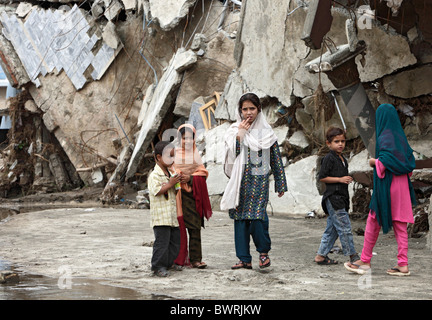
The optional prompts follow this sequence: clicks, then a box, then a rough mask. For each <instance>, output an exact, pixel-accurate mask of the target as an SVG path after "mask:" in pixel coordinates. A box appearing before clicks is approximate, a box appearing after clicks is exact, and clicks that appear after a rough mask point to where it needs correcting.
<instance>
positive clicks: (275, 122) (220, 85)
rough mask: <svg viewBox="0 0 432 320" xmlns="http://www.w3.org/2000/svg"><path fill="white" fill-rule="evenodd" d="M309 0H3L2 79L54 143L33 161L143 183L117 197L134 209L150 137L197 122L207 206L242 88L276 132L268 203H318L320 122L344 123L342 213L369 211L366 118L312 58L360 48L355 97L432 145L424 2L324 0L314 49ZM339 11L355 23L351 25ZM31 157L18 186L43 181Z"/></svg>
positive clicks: (305, 206) (426, 191)
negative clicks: (276, 175) (346, 192)
mask: <svg viewBox="0 0 432 320" xmlns="http://www.w3.org/2000/svg"><path fill="white" fill-rule="evenodd" d="M312 2H313V1H301V0H275V1H272V4H271V6H264V5H263V4H262V1H259V0H242V1H240V0H236V1H233V0H226V1H225V0H224V1H217V0H205V1H200V0H176V1H174V0H172V1H171V0H170V1H162V0H122V1H120V0H94V1H85V2H82V1H67V0H61V1H55V0H52V1H37V3H36V2H35V1H28V2H23V1H0V3H1V7H0V11H1V12H0V23H1V27H2V32H1V34H0V57H1V59H0V64H1V67H2V69H3V70H4V71H5V74H6V76H7V78H8V80H9V82H10V84H11V85H12V86H13V87H15V88H18V89H20V90H23V92H26V96H27V98H28V102H27V101H25V103H27V104H28V105H30V104H31V105H32V106H33V107H34V108H35V112H34V114H33V115H34V116H33V118H34V119H36V118H38V119H40V123H41V124H43V126H44V127H45V128H46V130H45V131H44V132H45V134H46V135H48V136H50V137H51V138H50V139H51V140H53V141H54V142H52V145H53V148H54V149H50V150H51V152H48V149H46V150H44V154H45V156H44V155H42V154H41V152H36V154H38V156H36V157H34V156H33V159H34V160H37V159H40V161H42V164H47V163H48V162H49V163H50V165H51V166H50V168H52V170H51V174H52V176H53V177H54V178H53V179H54V181H55V188H56V190H65V189H67V188H73V187H77V186H82V185H86V186H99V187H102V188H103V192H102V194H101V197H100V200H101V201H102V202H103V203H104V204H113V203H119V202H121V201H124V200H125V198H126V195H127V193H128V190H133V191H134V192H135V193H138V191H139V194H138V197H137V198H136V199H135V201H134V200H129V202H128V203H129V204H135V205H140V206H143V207H145V206H146V205H148V201H147V199H146V192H145V190H146V178H147V175H148V172H149V171H150V170H151V169H152V167H153V166H154V161H153V158H152V148H153V146H154V144H155V143H156V142H157V141H159V140H162V139H165V140H172V139H174V138H175V134H176V128H178V127H179V126H180V125H181V124H183V123H185V122H186V121H188V122H190V123H192V124H193V125H194V126H195V127H196V128H197V131H198V141H197V145H198V148H199V150H200V151H201V153H202V158H203V160H204V162H205V165H206V167H207V169H208V170H209V177H208V180H207V183H208V189H209V194H210V197H211V200H212V205H213V206H214V209H215V210H217V209H218V207H219V204H218V203H219V200H220V198H221V195H222V194H223V191H224V187H225V185H226V183H227V178H226V176H225V175H224V174H223V165H222V161H223V154H222V152H221V151H222V150H223V141H222V139H223V135H224V132H225V131H226V129H227V128H228V126H229V125H230V123H232V122H233V121H235V118H236V112H237V111H236V110H237V101H238V99H239V96H240V95H241V94H243V93H244V92H248V91H253V92H255V93H257V94H258V96H259V97H260V98H261V100H262V103H263V112H264V114H265V115H266V117H267V120H268V121H269V123H270V124H271V125H272V126H273V127H274V130H275V132H276V134H277V136H278V142H279V144H280V145H281V153H282V156H283V158H284V164H285V173H286V175H287V178H288V192H287V193H286V194H285V196H284V197H282V198H277V197H276V195H274V194H272V193H271V196H270V202H269V212H272V213H274V214H282V215H283V214H295V215H306V214H307V213H308V212H316V213H318V216H320V215H322V209H321V194H322V186H321V185H320V183H319V181H318V180H317V174H318V171H319V164H320V160H321V158H322V156H323V155H324V154H325V152H326V150H327V149H326V146H325V142H324V140H323V133H324V131H325V129H326V128H328V127H329V126H339V127H342V126H343V127H345V128H346V131H347V138H348V144H347V148H346V156H347V158H349V166H350V171H351V174H352V175H353V177H354V179H355V183H354V184H353V185H351V186H350V188H351V190H350V192H351V195H352V212H353V214H356V215H358V216H360V217H361V216H364V215H366V214H367V212H368V207H367V205H365V203H366V202H367V199H368V197H370V194H371V192H372V189H371V188H372V180H371V168H369V167H368V161H367V160H368V158H369V157H370V156H371V154H370V149H369V148H368V146H369V145H368V144H369V141H367V143H365V142H364V139H363V136H362V134H361V132H359V124H358V122H359V121H361V120H362V118H361V117H356V116H353V115H352V114H351V111H350V109H349V107H350V103H348V101H347V100H346V97H345V96H344V95H343V92H342V91H343V90H342V89H344V88H342V89H341V87H340V86H338V83H336V82H337V81H335V79H336V80H338V78H340V79H342V78H344V76H346V75H344V74H339V75H338V76H337V77H335V73H334V72H333V73H332V71H334V70H333V69H332V68H333V67H334V66H332V65H331V61H330V62H328V61H324V64H321V62H323V61H319V63H320V64H319V65H318V64H313V63H312V62H313V61H315V60H316V59H318V60H321V57H323V56H324V55H323V54H324V53H327V54H329V53H331V52H333V51H337V50H342V49H341V48H344V50H345V49H346V50H347V51H349V52H350V53H353V52H356V50H357V48H359V47H361V49H362V50H363V51H361V52H360V51H359V52H360V53H359V54H358V55H357V56H356V57H355V59H353V60H352V61H353V64H352V66H353V67H354V68H355V69H356V72H357V73H358V78H359V83H360V86H359V87H360V89H361V90H360V89H359V90H360V91H361V92H364V97H363V99H364V100H365V101H366V102H368V103H369V104H370V106H371V108H374V109H376V108H377V107H378V106H379V105H380V104H382V103H391V104H393V105H395V107H396V108H397V109H398V111H399V114H400V118H401V121H402V124H403V126H404V129H405V131H406V134H407V137H408V139H409V142H410V145H411V146H412V148H413V149H414V150H415V155H416V159H417V160H418V161H427V160H428V159H430V158H432V146H431V141H432V139H431V138H432V113H431V110H432V108H431V107H432V106H431V104H432V101H431V100H432V99H431V95H432V89H431V88H432V83H431V79H432V77H430V74H431V72H432V71H431V70H432V21H430V19H429V18H428V17H430V15H431V14H432V5H430V4H428V3H426V2H424V1H421V0H412V1H375V2H371V3H370V6H365V5H360V4H359V2H355V4H354V1H348V0H347V1H343V0H342V1H338V2H337V3H336V2H334V3H332V4H331V15H332V22H331V28H330V30H329V32H328V34H327V35H326V38H325V41H323V44H325V45H323V47H322V48H320V49H312V48H310V47H308V46H307V45H305V40H303V39H302V37H303V33H304V30H305V28H304V27H305V21H307V19H306V18H307V14H308V6H309V5H310V4H311V3H312ZM353 13H355V16H354V18H353ZM353 19H354V20H353ZM349 21H351V26H352V25H353V23H354V25H355V27H353V28H351V29H350V28H349V25H350V24H349ZM353 30H354V31H353ZM347 42H348V43H347ZM356 45H357V47H356ZM364 48H366V49H365V50H364ZM317 65H318V67H317ZM326 68H327V69H326ZM340 79H339V80H340ZM360 91H359V92H360ZM12 111H13V110H11V111H10V112H11V113H12ZM35 122H37V121H36V120H35V121H34V123H35ZM32 130H36V129H35V128H34V127H33V129H32ZM54 138H55V139H54ZM33 139H34V138H33ZM32 141H35V140H32ZM12 143H16V142H13V141H12V140H10V141H9V144H10V145H12ZM35 146H36V145H35ZM8 148H10V147H8ZM39 148H41V147H40V146H39ZM39 150H42V149H39ZM27 151H28V150H26V152H27ZM48 154H49V156H48ZM9 157H10V155H9ZM55 157H57V162H63V163H64V166H63V173H62V172H60V171H57V170H55V168H54V166H53V163H55V161H56V160H55V159H54V158H55ZM12 160H13V159H12V158H8V159H7V163H8V164H10V162H11V161H12ZM34 160H32V161H33V162H34ZM22 161H24V160H19V161H18V162H22ZM38 161H39V160H38ZM47 161H48V162H47ZM33 162H32V166H33V168H34V169H33V171H32V170H30V171H29V172H31V173H30V174H29V175H28V179H29V183H28V184H25V185H26V187H25V188H24V189H25V192H37V191H44V192H50V191H51V189H49V188H45V189H41V188H39V189H38V188H36V186H35V182H36V180H37V179H36V178H41V177H42V176H40V174H39V175H38V174H37V173H36V169H35V168H36V167H37V165H36V164H34V163H33ZM27 164H28V165H29V164H30V162H27ZM431 167H432V166H430V165H423V166H422V167H419V168H418V169H416V170H415V172H414V174H413V177H412V180H413V184H414V186H415V188H416V193H417V196H418V202H419V206H421V208H423V209H422V210H420V209H419V210H420V211H422V212H424V213H423V214H422V213H420V211H416V212H417V213H416V216H418V217H419V218H416V221H418V223H417V222H416V224H418V225H416V226H413V227H412V229H411V234H412V235H413V236H415V234H417V235H419V234H420V233H422V232H426V231H427V230H428V228H429V226H428V223H427V221H428V219H426V218H424V216H425V213H427V212H428V210H427V208H428V204H429V203H430V197H431V194H432V190H431V189H430V186H431V185H432V169H431ZM68 168H73V169H74V170H72V172H73V173H71V170H70V169H68ZM10 170H11V169H10V165H9V172H10ZM66 172H67V174H66ZM4 173H5V174H9V173H8V170H6V171H4ZM72 176H73V177H74V178H72ZM43 177H44V176H43ZM59 177H69V180H68V181H64V179H63V178H59ZM22 179H23V180H24V176H23V178H22ZM5 181H6V180H5ZM8 181H11V180H8ZM17 181H18V180H17ZM19 181H21V178H20V180H19ZM18 184H20V185H21V183H19V182H18ZM36 185H38V184H37V183H36ZM29 186H31V187H29ZM24 189H23V190H24ZM287 208H290V209H289V211H290V212H287ZM419 208H420V207H419Z"/></svg>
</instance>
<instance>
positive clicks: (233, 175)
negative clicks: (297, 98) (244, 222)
mask: <svg viewBox="0 0 432 320" xmlns="http://www.w3.org/2000/svg"><path fill="white" fill-rule="evenodd" d="M241 122H242V119H241V117H240V114H239V113H238V114H237V121H236V122H235V123H233V124H232V125H231V126H230V127H229V129H228V131H227V133H226V135H225V165H224V170H225V174H226V175H227V176H229V177H230V180H229V181H228V184H227V186H226V187H225V192H224V194H223V196H222V200H221V203H220V208H221V210H229V209H234V208H236V207H237V206H238V204H239V197H240V185H241V181H242V177H243V171H244V167H245V163H246V159H247V153H246V150H247V149H246V148H240V154H239V156H238V157H236V138H237V133H238V129H239V125H240V123H241ZM276 141H277V137H276V135H275V133H274V131H273V129H272V127H271V126H270V125H269V124H268V122H267V120H266V118H265V116H264V114H263V113H262V111H260V112H258V115H257V117H256V119H255V121H254V122H253V123H252V125H251V126H250V128H249V130H247V132H246V134H245V135H244V138H243V141H242V144H244V145H245V146H247V147H249V148H250V149H251V150H252V151H256V152H258V151H259V150H266V149H270V147H271V146H272V145H273V144H274V143H275V142H276Z"/></svg>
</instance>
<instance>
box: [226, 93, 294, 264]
mask: <svg viewBox="0 0 432 320" xmlns="http://www.w3.org/2000/svg"><path fill="white" fill-rule="evenodd" d="M225 149H226V150H225V151H226V157H225V173H226V174H227V176H229V177H230V180H229V182H228V184H227V186H226V188H225V192H224V195H223V197H222V200H221V209H222V210H228V211H229V215H230V217H231V218H232V219H234V240H235V249H236V255H237V257H238V258H239V262H238V263H237V264H235V265H234V266H232V269H240V268H246V269H251V268H252V256H251V255H250V248H249V243H250V236H251V235H252V239H253V241H254V244H255V246H256V250H257V251H258V253H259V266H260V268H265V267H269V266H270V258H269V255H268V253H269V251H270V249H271V239H270V235H269V231H268V230H269V219H268V216H267V210H266V208H267V203H268V199H269V181H270V174H271V173H273V176H274V180H275V191H276V192H277V193H278V195H279V197H282V196H283V194H284V192H286V191H287V183H286V178H285V171H284V168H283V163H282V158H281V155H280V150H279V145H278V142H277V137H276V135H275V134H274V132H273V129H272V128H271V127H270V125H269V124H268V123H267V121H266V119H265V116H264V115H263V113H262V112H261V102H260V100H259V98H258V96H257V95H255V94H254V93H246V94H244V95H243V96H242V97H241V98H240V100H239V109H238V115H237V121H236V122H235V123H233V124H232V125H231V127H230V128H229V129H228V131H227V134H226V136H225Z"/></svg>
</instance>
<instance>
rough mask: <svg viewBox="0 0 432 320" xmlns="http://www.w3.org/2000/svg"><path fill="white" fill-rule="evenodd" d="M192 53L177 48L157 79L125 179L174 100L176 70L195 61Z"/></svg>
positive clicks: (135, 166)
mask: <svg viewBox="0 0 432 320" xmlns="http://www.w3.org/2000/svg"><path fill="white" fill-rule="evenodd" d="M194 55H195V54H194V53H193V52H191V50H188V51H186V50H185V49H184V48H180V49H179V50H177V52H176V53H175V55H174V56H173V58H172V59H171V61H170V63H169V65H168V67H167V68H166V70H165V72H164V74H163V76H162V78H161V79H160V80H159V82H158V84H157V86H156V88H155V90H154V92H153V97H152V100H151V102H150V103H149V104H146V105H144V107H145V108H146V110H144V111H143V113H142V114H143V119H144V120H143V122H142V126H141V130H140V132H139V135H138V138H137V141H136V145H135V148H134V151H133V153H132V156H131V160H130V162H129V166H128V168H127V172H126V179H129V178H131V177H132V176H133V175H134V174H135V173H136V170H137V168H138V166H139V164H140V162H141V160H142V158H143V156H144V154H145V152H146V150H147V148H148V147H149V146H150V143H151V141H153V139H154V137H155V135H156V133H157V131H158V129H159V126H160V125H161V123H162V121H163V118H164V117H165V115H166V113H167V112H168V109H169V108H170V107H171V105H172V103H173V101H175V97H174V94H175V93H177V90H178V88H179V86H180V83H181V79H182V73H181V72H178V71H177V70H183V69H184V68H183V67H184V66H186V65H188V66H190V65H192V62H191V61H196V57H194Z"/></svg>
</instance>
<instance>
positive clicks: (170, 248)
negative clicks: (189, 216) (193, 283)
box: [147, 141, 180, 277]
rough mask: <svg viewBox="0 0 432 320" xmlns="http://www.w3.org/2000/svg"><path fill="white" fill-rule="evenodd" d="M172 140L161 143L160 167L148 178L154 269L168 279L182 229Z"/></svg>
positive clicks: (157, 149)
mask: <svg viewBox="0 0 432 320" xmlns="http://www.w3.org/2000/svg"><path fill="white" fill-rule="evenodd" d="M169 145H170V142H168V141H159V142H158V143H157V144H156V146H155V150H154V157H155V161H156V165H155V167H154V169H153V171H152V172H151V173H150V175H149V177H148V181H147V184H148V189H149V197H150V214H151V226H152V227H153V232H154V235H155V241H154V244H153V255H152V260H151V269H152V271H153V272H154V274H155V275H157V276H160V277H166V276H168V275H169V273H168V271H167V269H168V268H170V267H172V266H173V263H174V260H175V259H176V258H177V255H178V253H179V250H180V230H179V224H178V220H177V209H176V194H175V188H174V186H175V184H176V183H178V182H180V176H173V175H172V174H171V172H170V170H169V168H170V167H171V165H172V163H173V158H172V156H171V155H170V150H171V149H172V148H171V147H170V146H169Z"/></svg>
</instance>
